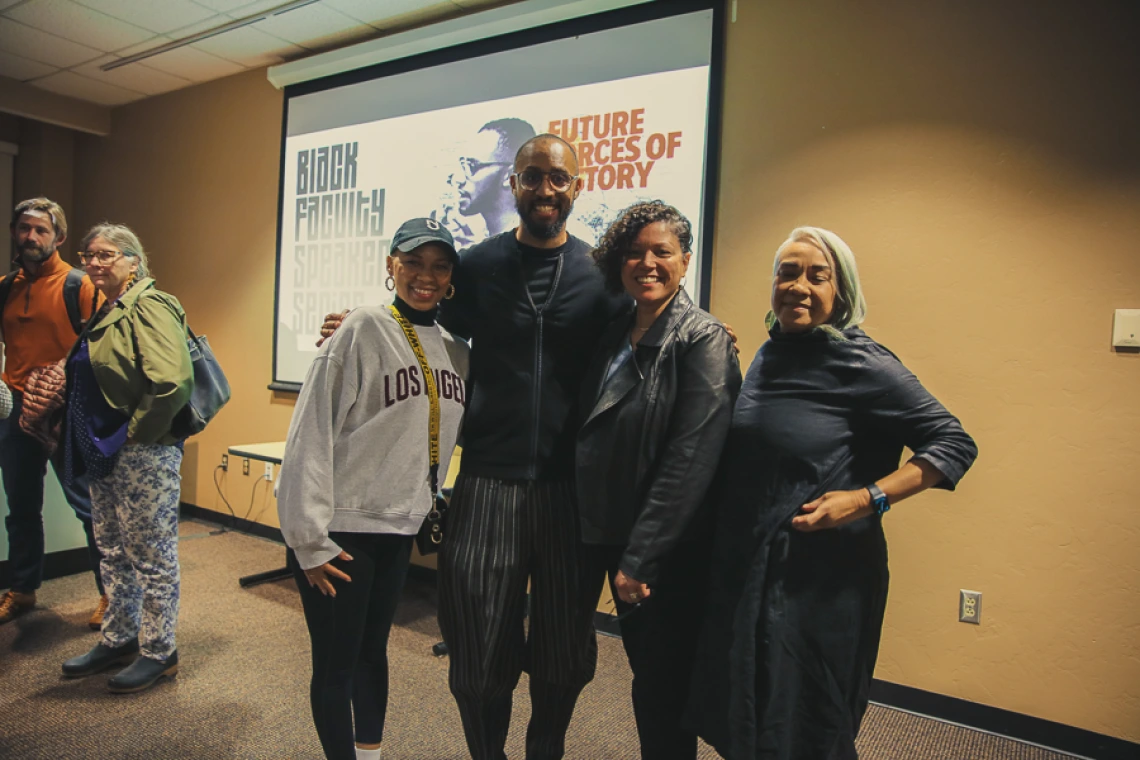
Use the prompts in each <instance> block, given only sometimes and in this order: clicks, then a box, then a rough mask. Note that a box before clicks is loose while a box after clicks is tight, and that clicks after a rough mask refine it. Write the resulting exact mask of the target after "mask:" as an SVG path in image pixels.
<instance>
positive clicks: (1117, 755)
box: [871, 678, 1140, 760]
mask: <svg viewBox="0 0 1140 760" xmlns="http://www.w3.org/2000/svg"><path fill="white" fill-rule="evenodd" d="M871 701H872V702H876V703H878V704H880V705H883V706H885V707H894V708H897V709H899V710H906V711H907V712H913V713H918V714H920V715H927V716H930V717H931V718H937V719H939V720H944V721H948V722H950V723H958V724H960V725H963V726H967V727H969V728H975V729H978V730H979V731H987V732H989V733H993V734H1000V735H1001V736H1008V737H1010V738H1011V739H1019V740H1021V741H1023V742H1029V743H1031V744H1040V745H1041V746H1043V747H1049V748H1051V749H1056V750H1059V751H1061V752H1068V753H1069V754H1072V755H1080V756H1082V757H1087V758H1095V760H1134V759H1135V758H1137V757H1140V744H1136V743H1133V742H1129V741H1126V740H1124V739H1117V738H1116V737H1113V736H1106V735H1105V734H1098V733H1096V732H1094V731H1086V730H1085V729H1083V728H1076V727H1074V726H1067V725H1065V724H1063V723H1055V722H1053V721H1051V720H1045V719H1044V718H1035V717H1033V716H1031V715H1025V714H1023V713H1016V712H1012V711H1010V710H1003V709H1001V708H1000V707H991V706H989V705H983V704H979V703H977V702H970V701H968V700H965V699H958V698H957V697H948V696H946V695H945V694H935V693H934V692H930V691H923V690H922V689H916V688H914V687H911V686H902V685H901V684H896V683H890V682H889V681H880V680H879V679H877V678H876V679H875V680H874V681H873V682H872V683H871Z"/></svg>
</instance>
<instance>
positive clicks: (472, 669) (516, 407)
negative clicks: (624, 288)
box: [439, 135, 627, 760]
mask: <svg viewBox="0 0 1140 760" xmlns="http://www.w3.org/2000/svg"><path fill="white" fill-rule="evenodd" d="M577 175H578V161H577V157H576V156H575V155H574V151H573V149H572V148H571V147H570V145H568V144H567V143H565V142H563V141H562V140H561V138H558V137H555V136H553V135H539V136H538V137H535V138H534V139H532V140H530V141H529V142H527V143H526V144H524V145H523V147H522V148H521V149H520V150H519V152H518V155H517V156H516V159H515V165H514V174H513V175H512V176H511V189H512V191H513V192H514V196H515V200H516V204H517V207H518V211H519V217H520V220H521V224H520V225H519V226H518V227H517V228H516V229H514V230H509V231H507V232H504V233H502V234H500V235H496V236H494V237H491V238H489V239H487V240H485V241H483V242H482V243H479V244H478V245H476V246H473V247H472V248H470V249H468V250H467V251H465V252H464V253H463V254H462V256H461V259H460V266H459V267H457V268H456V271H455V274H454V279H453V282H454V283H455V298H454V299H452V300H450V301H446V302H444V304H443V308H442V309H441V313H440V322H441V323H442V324H443V325H444V326H445V327H446V328H447V329H449V330H451V331H452V332H453V333H455V334H457V335H460V336H463V337H465V338H470V339H471V346H472V350H471V376H470V378H469V379H468V393H469V395H468V399H469V401H468V406H467V416H466V418H465V420H464V427H463V458H462V462H461V465H460V473H459V477H458V479H457V481H456V484H455V491H454V493H453V495H452V498H451V509H450V511H449V514H448V528H447V539H446V541H445V542H444V548H443V552H442V554H441V556H440V563H439V573H440V574H439V585H440V609H439V622H440V627H441V629H442V631H443V637H444V641H446V643H447V646H448V651H449V655H450V657H451V671H450V685H451V691H452V694H453V695H454V696H455V700H456V702H457V703H458V705H459V712H460V716H461V717H462V720H463V729H464V732H465V733H466V736H467V746H468V748H469V749H470V751H471V755H472V757H473V758H474V760H501V759H502V758H505V755H504V752H503V747H504V744H505V742H506V738H507V729H508V727H509V724H510V714H511V696H512V693H513V691H514V689H515V686H516V685H517V684H518V679H519V675H520V673H521V672H522V671H523V670H526V671H527V673H528V674H529V675H530V693H531V705H532V711H531V721H530V726H529V727H528V730H527V739H526V757H527V760H546V759H547V758H560V757H562V755H563V751H564V743H565V736H566V728H567V726H568V725H569V723H570V717H571V714H572V713H573V711H574V704H575V702H576V701H577V699H578V694H579V693H580V692H581V690H582V688H583V687H584V686H585V685H586V684H587V683H588V682H589V681H590V679H592V678H593V676H594V666H595V662H596V659H597V643H596V639H595V634H594V628H593V616H594V609H595V607H596V605H597V601H598V600H597V593H598V589H597V587H596V586H597V584H595V583H587V582H586V581H585V578H584V577H583V571H584V570H585V569H586V568H584V567H582V565H583V562H582V548H581V543H580V541H579V528H578V516H577V509H576V506H575V502H574V493H573V485H572V484H573V478H574V436H575V432H576V430H575V428H574V425H575V418H576V411H575V403H576V401H577V398H578V391H579V386H580V385H581V382H582V375H583V373H584V371H585V369H586V365H587V364H588V363H589V359H590V356H591V354H592V352H593V350H594V347H595V346H596V345H597V343H598V338H599V337H600V336H601V333H602V331H603V329H604V328H605V326H606V325H607V324H608V323H609V322H610V320H612V319H613V318H614V317H616V316H617V314H618V313H619V312H620V310H621V309H622V308H623V306H625V305H626V303H627V302H626V299H625V297H624V296H623V297H615V296H611V295H608V294H607V293H606V291H605V289H604V287H603V282H602V277H601V274H600V273H599V272H598V271H597V269H596V268H595V267H594V264H593V261H592V260H591V259H590V258H589V255H588V254H589V251H590V247H591V246H590V245H589V244H588V243H585V242H584V241H582V240H579V239H577V238H575V237H572V236H570V235H569V234H568V233H567V232H566V220H567V218H568V217H569V215H570V210H571V208H572V207H573V204H574V200H575V198H577V197H578V194H579V192H581V187H582V181H581V179H579V178H578V176H577ZM528 581H529V582H530V595H531V596H530V600H531V601H530V624H529V632H528V634H524V630H523V618H524V615H525V612H526V592H527V582H528Z"/></svg>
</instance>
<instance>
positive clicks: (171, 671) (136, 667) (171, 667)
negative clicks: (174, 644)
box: [107, 650, 178, 694]
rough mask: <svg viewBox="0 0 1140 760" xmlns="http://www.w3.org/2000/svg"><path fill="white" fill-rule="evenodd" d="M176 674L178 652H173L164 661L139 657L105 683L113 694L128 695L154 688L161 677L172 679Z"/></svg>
mask: <svg viewBox="0 0 1140 760" xmlns="http://www.w3.org/2000/svg"><path fill="white" fill-rule="evenodd" d="M177 674H178V651H177V650H175V651H174V652H172V653H171V654H170V656H169V657H167V658H166V659H165V660H152V659H151V658H149V657H140V658H138V659H137V660H135V661H134V662H132V663H131V664H130V665H128V666H127V667H125V668H123V669H122V670H121V671H119V672H118V673H117V674H116V675H114V676H112V677H111V680H109V681H107V688H108V689H110V690H111V691H112V692H114V693H115V694H130V693H132V692H136V691H143V690H144V689H149V688H150V687H151V686H154V685H155V683H156V682H157V681H158V679H160V678H162V677H164V676H165V677H169V678H173V677H174V676H175V675H177Z"/></svg>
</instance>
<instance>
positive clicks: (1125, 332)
mask: <svg viewBox="0 0 1140 760" xmlns="http://www.w3.org/2000/svg"><path fill="white" fill-rule="evenodd" d="M1112 345H1113V347H1114V348H1140V309H1117V310H1116V316H1115V317H1114V318H1113V320H1112Z"/></svg>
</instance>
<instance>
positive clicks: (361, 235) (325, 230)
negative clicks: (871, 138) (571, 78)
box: [276, 67, 708, 382]
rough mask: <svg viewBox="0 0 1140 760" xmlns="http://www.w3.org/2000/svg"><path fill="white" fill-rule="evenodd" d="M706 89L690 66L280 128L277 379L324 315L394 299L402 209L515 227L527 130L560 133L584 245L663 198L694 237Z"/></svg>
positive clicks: (479, 225)
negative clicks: (569, 158) (391, 256)
mask: <svg viewBox="0 0 1140 760" xmlns="http://www.w3.org/2000/svg"><path fill="white" fill-rule="evenodd" d="M707 91H708V69H707V67H695V68H689V69H680V70H674V71H666V72H660V73H655V74H649V75H642V76H635V77H628V78H624V79H617V80H613V81H605V82H597V83H592V84H587V85H580V86H574V87H567V88H562V89H556V90H550V91H543V92H535V93H531V94H527V95H520V96H515V97H509V98H502V99H497V100H491V101H487V102H481V103H474V104H468V105H462V106H457V107H452V108H443V109H439V110H433V111H428V112H424V113H415V114H408V115H402V116H398V117H395V118H388V119H381V120H377V121H372V122H367V123H361V124H353V125H350V126H344V127H338V128H334V129H326V130H321V131H316V132H309V133H305V134H300V135H294V136H290V137H289V138H288V139H287V142H286V146H285V175H284V181H283V190H284V198H283V204H282V220H281V224H282V228H281V233H282V234H281V255H280V260H279V272H278V283H279V285H278V287H279V290H278V330H277V368H276V369H277V372H276V375H277V379H278V380H281V381H285V382H300V381H302V380H303V379H304V374H305V372H306V370H307V368H308V365H309V363H310V362H311V361H312V358H313V357H314V356H315V354H316V348H315V346H314V343H315V341H316V340H317V337H318V335H319V329H320V324H321V321H322V318H323V316H324V315H325V314H326V313H328V312H330V311H337V310H340V309H343V308H348V307H353V306H358V305H361V304H374V303H385V302H388V301H389V300H390V299H391V294H390V293H389V292H388V291H387V290H386V289H385V287H384V279H385V277H386V276H387V272H386V269H385V257H386V256H387V255H388V252H389V241H390V237H391V235H392V233H393V232H394V231H395V229H396V227H397V226H398V225H399V224H400V223H401V222H402V221H404V220H406V219H408V218H411V217H414V216H430V217H432V218H434V219H436V220H438V221H439V222H440V223H441V224H444V225H446V226H447V227H448V229H450V230H451V232H452V234H453V235H454V236H455V239H456V243H457V246H458V247H460V248H463V247H467V246H470V245H473V244H475V243H477V242H479V241H481V240H483V239H484V238H486V237H487V236H489V235H494V234H498V233H500V232H503V231H506V230H509V229H513V228H514V227H515V226H516V225H517V223H518V214H517V211H516V209H515V204H514V198H513V196H512V195H511V190H510V175H511V173H512V171H513V159H514V154H515V152H516V151H517V149H518V147H519V146H520V145H521V144H522V143H523V142H525V141H526V140H527V139H529V138H530V137H532V136H534V135H535V134H537V133H543V132H553V133H555V134H559V135H561V136H562V137H564V138H565V139H566V140H567V141H569V142H570V143H572V144H573V145H574V146H575V149H576V151H577V153H578V155H579V168H580V174H581V177H582V180H583V189H582V193H581V195H580V196H579V198H578V200H577V201H576V203H575V205H574V210H573V213H572V215H571V217H570V220H569V221H568V223H567V229H568V230H569V231H570V233H571V234H573V235H575V236H577V237H579V238H582V239H583V240H586V241H587V242H590V243H594V242H596V241H597V240H598V238H599V237H600V235H601V234H602V233H603V232H604V231H605V229H606V227H607V226H608V225H609V224H610V222H612V221H613V219H614V218H615V217H616V216H617V214H618V213H619V212H620V211H621V210H622V209H623V208H625V207H626V206H628V205H629V204H631V203H633V202H635V201H637V200H639V199H649V198H661V199H664V200H666V201H667V202H669V203H672V204H673V205H675V206H677V207H678V208H680V209H681V210H682V211H683V212H684V213H685V214H686V215H687V216H688V217H689V218H690V220H691V221H692V222H693V225H694V232H695V233H697V235H698V236H699V227H700V223H701V219H700V212H701V198H702V192H703V179H704V162H705V151H706V135H705V129H706V126H705V120H706V109H705V108H704V107H703V105H704V103H705V102H706V99H707ZM693 104H698V105H700V106H701V107H692V106H693ZM694 254H695V255H696V259H697V260H696V262H695V263H696V266H697V268H696V269H691V270H690V271H691V273H692V275H693V276H691V277H690V278H689V282H688V287H689V288H690V289H691V290H693V294H694V295H695V288H696V287H697V283H699V275H698V274H697V273H698V272H699V267H700V251H694Z"/></svg>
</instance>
